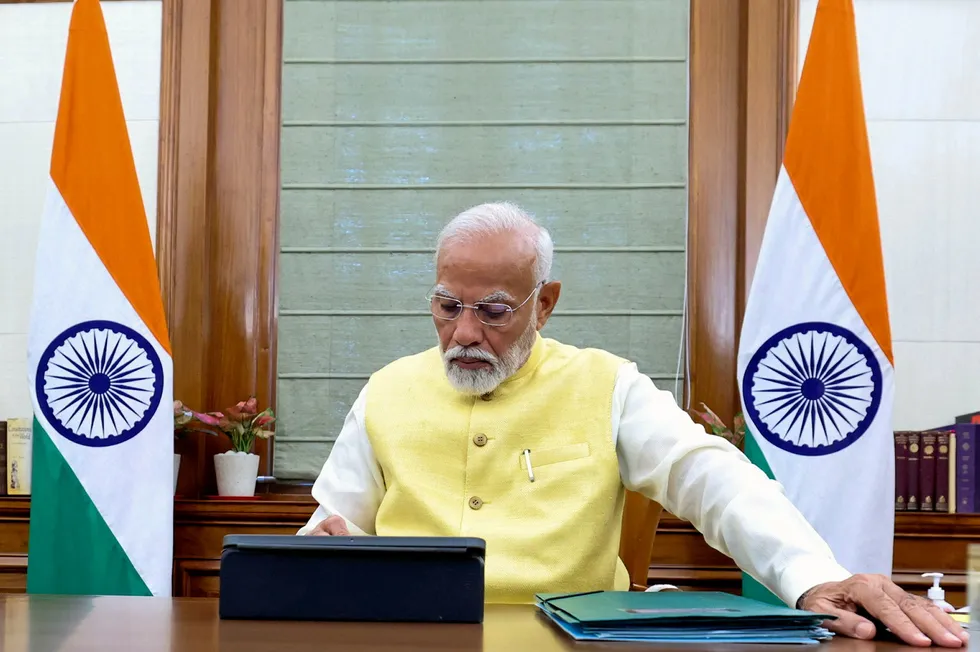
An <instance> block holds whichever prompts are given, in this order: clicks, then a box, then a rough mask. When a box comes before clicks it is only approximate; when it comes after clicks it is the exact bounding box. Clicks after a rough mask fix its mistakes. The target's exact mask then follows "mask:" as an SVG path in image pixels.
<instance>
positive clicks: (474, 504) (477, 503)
mask: <svg viewBox="0 0 980 652" xmlns="http://www.w3.org/2000/svg"><path fill="white" fill-rule="evenodd" d="M481 507H483V501H482V500H481V499H480V497H479V496H473V497H472V498H470V509H480V508H481Z"/></svg>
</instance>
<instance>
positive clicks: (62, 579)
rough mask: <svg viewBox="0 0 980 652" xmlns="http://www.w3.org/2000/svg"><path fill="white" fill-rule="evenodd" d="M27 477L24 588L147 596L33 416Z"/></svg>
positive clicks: (64, 592) (141, 584) (90, 593)
mask: <svg viewBox="0 0 980 652" xmlns="http://www.w3.org/2000/svg"><path fill="white" fill-rule="evenodd" d="M31 476H32V478H31V485H32V487H31V525H30V538H29V541H28V556H27V592H28V593H48V594H52V593H60V594H75V595H151V593H150V590H149V588H147V586H146V583H145V582H144V581H143V579H142V578H141V577H140V575H139V573H138V572H137V571H136V568H135V567H133V564H132V562H131V561H130V560H129V557H128V555H126V552H125V551H124V550H123V549H122V546H120V545H119V541H117V540H116V537H115V536H114V535H113V534H112V530H110V529H109V526H108V525H107V524H106V522H105V519H103V518H102V515H101V514H100V513H99V510H98V509H96V507H95V505H94V504H93V503H92V501H91V499H90V498H89V496H88V493H87V492H86V491H85V488H84V487H82V483H81V482H79V480H78V477H77V476H76V475H75V472H74V471H72V469H71V467H70V466H69V465H68V462H66V461H65V458H64V457H63V456H62V455H61V452H60V451H59V450H58V447H57V446H55V444H54V442H53V441H51V437H50V436H49V435H48V433H47V432H46V431H45V430H44V428H43V427H42V426H41V424H40V423H38V421H37V419H35V420H34V460H33V464H32V469H31ZM119 499H120V500H126V499H127V497H126V496H120V497H119Z"/></svg>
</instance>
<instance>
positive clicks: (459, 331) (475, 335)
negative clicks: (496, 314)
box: [453, 308, 483, 346]
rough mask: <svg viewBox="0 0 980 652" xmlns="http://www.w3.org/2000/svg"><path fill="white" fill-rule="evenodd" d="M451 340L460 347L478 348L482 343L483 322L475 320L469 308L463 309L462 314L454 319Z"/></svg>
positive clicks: (474, 315)
mask: <svg viewBox="0 0 980 652" xmlns="http://www.w3.org/2000/svg"><path fill="white" fill-rule="evenodd" d="M453 339H454V340H456V343H457V344H459V345H460V346H478V345H479V344H482V343H483V322H481V321H480V320H479V319H477V317H476V314H475V313H474V312H473V310H472V309H471V308H463V314H461V315H460V316H459V317H457V318H456V332H455V333H453Z"/></svg>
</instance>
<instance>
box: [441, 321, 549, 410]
mask: <svg viewBox="0 0 980 652" xmlns="http://www.w3.org/2000/svg"><path fill="white" fill-rule="evenodd" d="M537 313H538V310H537V306H535V307H534V310H533V311H532V312H531V319H530V321H528V323H527V328H525V329H524V332H523V333H521V336H520V337H519V338H517V341H516V342H514V345H513V346H511V347H510V349H508V350H507V352H506V353H504V355H503V356H501V357H500V358H498V357H497V356H495V355H493V354H492V353H489V352H487V351H484V350H483V349H481V348H478V347H475V346H474V347H463V346H454V347H453V348H451V349H449V350H448V351H444V352H443V354H442V361H443V364H445V366H446V377H447V378H448V379H449V384H450V385H452V386H453V388H455V389H456V391H458V392H461V393H463V394H470V395H478V396H479V395H483V394H489V393H490V392H492V391H493V390H495V389H497V387H499V386H500V383H502V382H504V381H505V380H507V379H508V378H510V377H511V376H513V375H514V374H516V373H517V370H518V369H520V368H521V367H522V366H523V365H524V363H525V362H527V359H528V358H529V357H531V349H533V348H534V342H535V340H536V339H537V333H538V329H537V327H536V325H537V321H538V319H537V317H538V315H537ZM456 358H473V359H474V360H483V361H484V362H487V363H489V364H490V368H489V369H463V368H462V367H459V366H458V365H455V364H453V362H452V361H453V360H454V359H456Z"/></svg>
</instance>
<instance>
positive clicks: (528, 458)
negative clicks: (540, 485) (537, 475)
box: [524, 448, 534, 482]
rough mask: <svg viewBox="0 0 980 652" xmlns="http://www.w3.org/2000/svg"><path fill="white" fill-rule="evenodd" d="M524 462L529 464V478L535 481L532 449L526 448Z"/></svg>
mask: <svg viewBox="0 0 980 652" xmlns="http://www.w3.org/2000/svg"><path fill="white" fill-rule="evenodd" d="M524 464H525V465H527V479H528V480H530V481H531V482H534V469H532V468H531V449H530V448H525V449H524Z"/></svg>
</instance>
